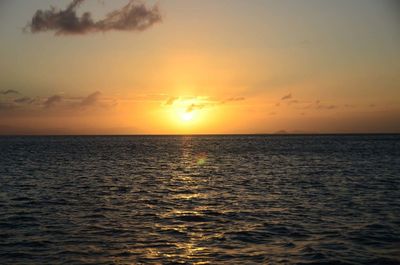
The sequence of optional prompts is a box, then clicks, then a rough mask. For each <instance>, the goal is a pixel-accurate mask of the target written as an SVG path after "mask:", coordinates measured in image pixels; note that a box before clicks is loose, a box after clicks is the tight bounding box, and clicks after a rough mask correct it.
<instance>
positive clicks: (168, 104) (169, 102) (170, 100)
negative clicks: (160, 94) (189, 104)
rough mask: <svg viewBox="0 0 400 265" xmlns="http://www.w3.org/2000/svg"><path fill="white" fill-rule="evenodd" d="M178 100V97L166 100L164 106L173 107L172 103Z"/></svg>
mask: <svg viewBox="0 0 400 265" xmlns="http://www.w3.org/2000/svg"><path fill="white" fill-rule="evenodd" d="M178 99H179V98H178V97H170V98H168V99H167V101H166V102H165V105H166V106H171V105H173V104H174V102H175V101H176V100H178Z"/></svg>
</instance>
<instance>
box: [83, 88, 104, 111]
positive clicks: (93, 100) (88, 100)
mask: <svg viewBox="0 0 400 265" xmlns="http://www.w3.org/2000/svg"><path fill="white" fill-rule="evenodd" d="M100 96H101V93H100V92H99V91H96V92H94V93H92V94H90V95H88V96H87V97H85V98H83V99H82V101H81V102H80V104H79V105H80V106H82V107H89V106H93V105H96V104H97V103H98V102H99V99H100Z"/></svg>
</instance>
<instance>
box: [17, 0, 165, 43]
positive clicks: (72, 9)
mask: <svg viewBox="0 0 400 265" xmlns="http://www.w3.org/2000/svg"><path fill="white" fill-rule="evenodd" d="M85 1H86V0H73V1H72V2H71V3H70V4H69V5H68V6H67V8H66V9H64V10H58V9H56V8H54V7H51V8H50V9H49V10H41V9H39V10H37V11H36V13H35V14H34V15H33V17H32V20H31V21H30V22H29V23H28V25H27V27H26V28H25V30H28V31H30V32H31V33H39V32H46V31H54V32H55V35H78V34H81V35H83V34H87V33H94V32H106V31H111V30H118V31H143V30H146V29H148V28H149V27H151V26H152V25H154V24H155V23H159V22H161V20H162V17H161V13H160V11H159V8H158V6H157V5H154V6H153V7H147V6H146V5H145V4H144V3H143V2H141V1H139V0H129V2H128V4H126V5H125V6H124V7H122V8H121V9H118V10H115V11H112V12H110V13H108V14H107V15H106V17H105V18H103V19H100V20H98V21H93V19H92V14H91V13H90V12H84V13H83V14H82V15H81V16H78V15H77V13H76V9H77V8H78V7H79V6H80V5H81V4H82V3H83V2H85Z"/></svg>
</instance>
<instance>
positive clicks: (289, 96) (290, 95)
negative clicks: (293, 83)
mask: <svg viewBox="0 0 400 265" xmlns="http://www.w3.org/2000/svg"><path fill="white" fill-rule="evenodd" d="M291 98H292V94H291V93H290V94H287V95H285V96H283V97H282V98H281V100H286V99H291Z"/></svg>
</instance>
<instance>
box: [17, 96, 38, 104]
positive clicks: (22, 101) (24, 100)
mask: <svg viewBox="0 0 400 265" xmlns="http://www.w3.org/2000/svg"><path fill="white" fill-rule="evenodd" d="M33 101H35V100H34V99H32V98H30V97H22V98H17V99H14V102H15V103H18V104H29V103H32V102H33Z"/></svg>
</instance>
